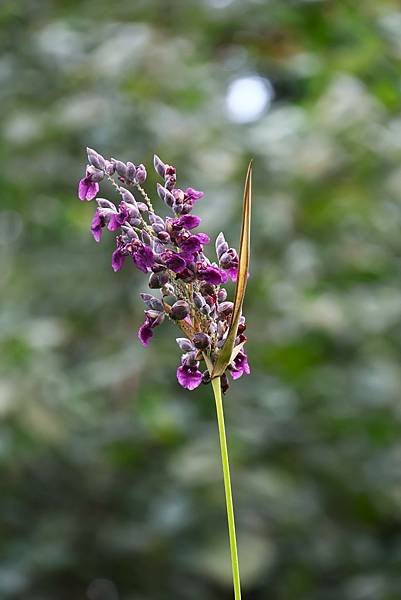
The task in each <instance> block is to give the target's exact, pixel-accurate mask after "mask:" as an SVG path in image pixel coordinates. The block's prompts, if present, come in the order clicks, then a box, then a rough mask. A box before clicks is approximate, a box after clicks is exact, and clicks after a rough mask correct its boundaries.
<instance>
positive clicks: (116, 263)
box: [111, 248, 125, 272]
mask: <svg viewBox="0 0 401 600" xmlns="http://www.w3.org/2000/svg"><path fill="white" fill-rule="evenodd" d="M124 260H125V255H124V254H122V253H121V250H120V249H119V248H117V249H116V250H114V252H113V255H112V257H111V266H112V267H113V270H114V271H115V272H117V271H119V270H120V269H121V267H122V266H123V264H124Z"/></svg>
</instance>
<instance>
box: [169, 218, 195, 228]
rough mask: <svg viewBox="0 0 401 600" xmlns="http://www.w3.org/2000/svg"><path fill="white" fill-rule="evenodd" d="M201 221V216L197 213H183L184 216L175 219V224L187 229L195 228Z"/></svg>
mask: <svg viewBox="0 0 401 600" xmlns="http://www.w3.org/2000/svg"><path fill="white" fill-rule="evenodd" d="M200 222H201V219H200V217H197V216H196V215H182V217H179V218H178V219H174V221H173V225H174V226H175V227H184V228H185V229H195V227H198V225H199V224H200Z"/></svg>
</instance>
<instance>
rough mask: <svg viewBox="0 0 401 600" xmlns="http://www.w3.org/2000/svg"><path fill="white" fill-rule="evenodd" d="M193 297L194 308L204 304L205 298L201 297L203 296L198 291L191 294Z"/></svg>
mask: <svg viewBox="0 0 401 600" xmlns="http://www.w3.org/2000/svg"><path fill="white" fill-rule="evenodd" d="M193 299H194V304H195V306H196V308H199V309H200V308H202V306H204V305H205V299H204V298H203V296H201V295H200V294H199V292H194V294H193Z"/></svg>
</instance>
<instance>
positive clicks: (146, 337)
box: [138, 321, 153, 346]
mask: <svg viewBox="0 0 401 600" xmlns="http://www.w3.org/2000/svg"><path fill="white" fill-rule="evenodd" d="M152 337H153V331H152V328H151V327H150V325H149V322H148V321H145V323H144V324H143V325H141V326H140V328H139V329H138V338H139V339H140V341H141V343H142V344H143V345H144V346H149V342H150V339H151V338H152Z"/></svg>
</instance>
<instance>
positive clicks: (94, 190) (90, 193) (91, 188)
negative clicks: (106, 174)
mask: <svg viewBox="0 0 401 600" xmlns="http://www.w3.org/2000/svg"><path fill="white" fill-rule="evenodd" d="M98 192H99V184H98V183H96V182H95V181H90V182H89V185H88V188H87V190H86V200H93V198H96V196H97V195H98Z"/></svg>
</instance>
